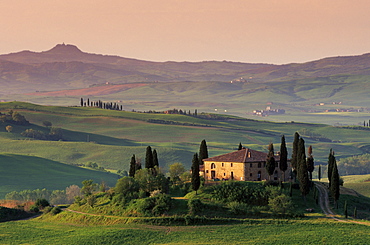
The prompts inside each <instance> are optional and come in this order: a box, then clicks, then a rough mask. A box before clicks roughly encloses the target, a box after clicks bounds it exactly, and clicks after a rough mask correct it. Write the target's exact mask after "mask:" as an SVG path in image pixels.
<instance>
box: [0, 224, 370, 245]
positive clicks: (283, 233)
mask: <svg viewBox="0 0 370 245" xmlns="http://www.w3.org/2000/svg"><path fill="white" fill-rule="evenodd" d="M105 219H109V218H105ZM0 228H1V231H2V236H1V238H0V242H1V243H5V244H8V243H12V244H13V243H14V244H15V243H16V244H23V243H33V244H108V243H109V244H123V243H124V244H143V242H145V244H231V243H232V244H271V243H275V244H301V243H302V244H303V243H307V241H308V240H307V239H309V242H310V243H312V244H321V243H323V244H347V243H348V244H366V243H367V241H368V227H367V226H364V225H357V224H347V223H340V222H335V221H328V220H316V221H315V220H291V221H289V220H268V219H267V220H246V221H245V223H244V224H239V225H217V226H201V229H199V227H198V228H196V227H194V226H187V227H171V226H170V227H159V226H143V225H133V224H129V225H110V226H73V225H68V224H63V223H58V222H57V221H54V222H44V221H38V220H36V221H35V220H31V221H21V222H6V223H1V224H0ZM20 230H22V232H19V231H20Z"/></svg>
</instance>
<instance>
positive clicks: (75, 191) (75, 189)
mask: <svg viewBox="0 0 370 245" xmlns="http://www.w3.org/2000/svg"><path fill="white" fill-rule="evenodd" d="M66 196H67V202H68V203H73V201H74V199H75V197H79V196H81V188H80V187H79V186H78V185H70V186H68V187H67V188H66Z"/></svg>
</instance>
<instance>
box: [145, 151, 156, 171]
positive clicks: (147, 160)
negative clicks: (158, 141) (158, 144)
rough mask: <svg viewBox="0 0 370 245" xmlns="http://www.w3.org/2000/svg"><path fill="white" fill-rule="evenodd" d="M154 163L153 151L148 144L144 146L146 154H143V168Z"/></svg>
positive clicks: (150, 166) (152, 165) (149, 166)
mask: <svg viewBox="0 0 370 245" xmlns="http://www.w3.org/2000/svg"><path fill="white" fill-rule="evenodd" d="M153 167H154V163H153V152H152V148H151V147H150V146H148V147H147V148H146V154H145V168H153Z"/></svg>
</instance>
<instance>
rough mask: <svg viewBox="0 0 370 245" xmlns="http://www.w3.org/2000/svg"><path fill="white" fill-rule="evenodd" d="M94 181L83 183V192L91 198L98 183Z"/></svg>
mask: <svg viewBox="0 0 370 245" xmlns="http://www.w3.org/2000/svg"><path fill="white" fill-rule="evenodd" d="M93 182H94V181H93V180H92V179H90V180H84V181H82V188H81V192H82V193H83V194H84V195H85V196H86V197H87V196H90V195H91V194H92V193H93V192H94V191H95V189H96V183H93Z"/></svg>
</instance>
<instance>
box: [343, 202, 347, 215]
mask: <svg viewBox="0 0 370 245" xmlns="http://www.w3.org/2000/svg"><path fill="white" fill-rule="evenodd" d="M343 209H344V216H345V217H346V219H347V218H348V207H347V201H344V208H343Z"/></svg>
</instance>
